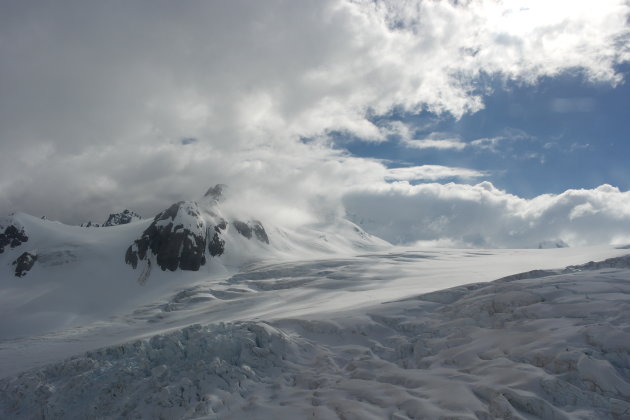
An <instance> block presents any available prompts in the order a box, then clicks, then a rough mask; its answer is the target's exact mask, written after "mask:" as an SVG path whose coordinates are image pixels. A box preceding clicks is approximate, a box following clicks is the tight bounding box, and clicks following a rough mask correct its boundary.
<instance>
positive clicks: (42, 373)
mask: <svg viewBox="0 0 630 420" xmlns="http://www.w3.org/2000/svg"><path fill="white" fill-rule="evenodd" d="M629 266H630V258H628V257H624V258H622V259H615V260H614V261H613V260H607V262H603V263H592V264H590V265H589V264H586V265H583V266H574V267H569V268H567V269H566V270H558V271H553V270H549V271H544V272H543V271H539V272H531V273H524V274H522V275H517V276H510V277H509V278H505V279H502V280H500V281H496V282H492V283H479V284H471V285H466V286H460V287H456V288H452V289H447V290H442V291H438V292H433V293H429V294H424V295H421V296H416V297H412V298H408V299H405V300H402V301H396V302H389V303H386V304H383V305H379V306H377V307H371V308H369V309H367V310H363V311H361V312H359V311H355V312H351V313H347V314H337V316H336V317H333V318H326V319H324V318H322V319H314V318H313V317H310V318H309V319H299V318H294V319H279V320H274V321H272V322H268V323H265V322H241V323H233V324H219V325H210V326H200V325H193V326H191V327H187V328H185V329H182V330H178V331H174V332H171V333H168V334H163V335H157V336H154V337H152V338H150V339H146V340H140V341H135V342H131V343H128V344H123V345H119V346H113V347H109V348H105V349H102V350H98V351H94V352H89V353H86V354H84V355H82V356H78V357H75V358H72V359H69V360H67V361H65V362H63V363H57V364H53V365H50V366H48V367H46V368H43V369H37V370H32V371H29V372H26V373H23V374H21V375H18V376H16V377H12V378H8V379H4V380H2V381H1V382H0V417H2V418H16V419H20V418H129V419H131V418H142V419H144V418H146V419H149V418H164V419H174V418H207V419H216V418H219V419H224V418H230V419H231V418H234V419H241V418H319V419H397V420H400V419H422V418H427V419H437V418H444V419H446V418H449V419H451V418H452V419H495V418H501V419H531V418H543V419H592V418H601V419H627V418H630V270H629V269H628V267H629Z"/></svg>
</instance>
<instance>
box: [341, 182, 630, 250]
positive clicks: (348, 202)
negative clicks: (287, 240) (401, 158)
mask: <svg viewBox="0 0 630 420" xmlns="http://www.w3.org/2000/svg"><path fill="white" fill-rule="evenodd" d="M344 202H345V206H346V209H347V211H348V214H349V215H350V217H351V219H353V220H354V221H355V222H357V223H359V224H360V225H362V226H364V227H365V228H366V229H367V230H368V231H370V232H371V233H374V234H376V235H379V236H381V237H383V238H384V239H387V240H389V241H390V242H393V243H402V244H410V243H414V242H425V243H430V244H438V245H447V246H474V247H506V248H511V247H514V248H519V247H536V246H538V245H539V244H540V243H541V242H546V241H552V242H555V241H558V240H561V241H564V242H566V243H567V244H569V245H570V246H584V245H598V244H629V243H630V192H621V191H619V189H617V188H614V187H612V186H610V185H602V186H600V187H598V188H595V189H591V190H568V191H565V192H564V193H562V194H558V195H552V194H547V195H541V196H538V197H535V198H533V199H530V200H527V199H523V198H519V197H517V196H515V195H512V194H508V193H506V192H505V191H502V190H499V189H497V188H495V187H494V186H493V185H492V184H491V183H489V182H482V183H480V184H477V185H463V184H454V183H449V184H436V183H431V184H420V185H413V186H412V185H409V184H408V183H406V182H397V183H393V184H385V183H383V184H380V185H376V184H375V185H372V186H369V187H364V188H362V189H358V190H356V191H354V192H351V193H348V195H347V196H346V197H345V198H344Z"/></svg>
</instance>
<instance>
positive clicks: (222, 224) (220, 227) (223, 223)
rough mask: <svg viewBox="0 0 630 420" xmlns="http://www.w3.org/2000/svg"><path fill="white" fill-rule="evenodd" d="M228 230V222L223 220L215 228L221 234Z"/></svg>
mask: <svg viewBox="0 0 630 420" xmlns="http://www.w3.org/2000/svg"><path fill="white" fill-rule="evenodd" d="M226 228H227V220H225V219H221V221H220V222H219V223H218V224H217V225H216V226H215V227H214V231H215V232H217V233H221V231H222V230H225V229H226Z"/></svg>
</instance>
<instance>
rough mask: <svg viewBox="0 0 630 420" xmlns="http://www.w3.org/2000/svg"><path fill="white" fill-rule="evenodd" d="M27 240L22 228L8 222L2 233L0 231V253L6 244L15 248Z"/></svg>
mask: <svg viewBox="0 0 630 420" xmlns="http://www.w3.org/2000/svg"><path fill="white" fill-rule="evenodd" d="M27 241H28V236H27V235H26V233H25V232H24V228H22V227H20V226H17V225H15V224H10V225H9V226H7V227H6V229H4V233H0V254H2V253H3V252H4V249H5V248H6V247H8V246H10V247H11V248H17V247H18V246H20V245H22V244H23V243H24V242H27Z"/></svg>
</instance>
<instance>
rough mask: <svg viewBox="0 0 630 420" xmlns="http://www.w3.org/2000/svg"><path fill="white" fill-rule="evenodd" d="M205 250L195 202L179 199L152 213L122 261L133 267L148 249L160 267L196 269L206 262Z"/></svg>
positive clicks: (203, 226) (204, 237)
mask: <svg viewBox="0 0 630 420" xmlns="http://www.w3.org/2000/svg"><path fill="white" fill-rule="evenodd" d="M205 249H206V232H205V223H204V221H203V220H202V219H201V215H200V213H199V209H198V208H197V204H196V203H193V202H184V201H181V202H179V203H175V204H173V205H172V206H171V207H169V208H168V209H166V210H164V211H163V212H161V213H160V214H158V215H157V216H155V218H154V219H153V223H151V225H150V226H149V227H148V228H147V229H146V230H145V231H144V232H143V233H142V237H140V239H137V240H135V241H134V243H133V244H132V245H131V246H130V247H129V248H128V249H127V252H126V253H125V262H126V263H127V264H130V265H131V266H132V267H133V268H136V267H137V266H138V261H139V260H144V259H145V258H147V253H148V251H149V250H150V251H151V253H152V254H153V255H154V256H155V257H156V262H157V265H159V266H160V268H161V269H162V270H170V271H175V270H176V269H177V268H180V269H182V270H191V271H197V270H199V267H200V266H202V265H204V264H205V263H206V257H205Z"/></svg>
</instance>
